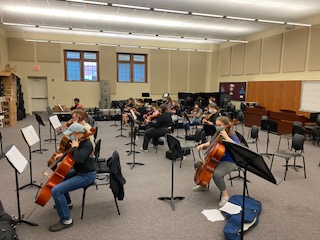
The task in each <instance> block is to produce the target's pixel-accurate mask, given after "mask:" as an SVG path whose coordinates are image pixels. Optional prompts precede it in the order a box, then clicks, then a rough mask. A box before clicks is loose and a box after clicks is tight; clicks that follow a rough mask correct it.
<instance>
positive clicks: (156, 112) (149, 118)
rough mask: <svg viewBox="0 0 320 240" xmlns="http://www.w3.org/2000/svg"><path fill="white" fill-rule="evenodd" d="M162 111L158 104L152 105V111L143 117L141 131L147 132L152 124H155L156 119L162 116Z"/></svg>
mask: <svg viewBox="0 0 320 240" xmlns="http://www.w3.org/2000/svg"><path fill="white" fill-rule="evenodd" d="M160 114H161V110H160V108H159V106H158V104H157V103H156V102H155V103H151V106H150V111H149V112H147V113H146V114H145V115H143V119H144V120H143V122H142V123H141V125H140V126H139V129H141V130H146V129H148V128H150V127H151V123H155V122H156V119H157V118H158V117H159V116H160Z"/></svg>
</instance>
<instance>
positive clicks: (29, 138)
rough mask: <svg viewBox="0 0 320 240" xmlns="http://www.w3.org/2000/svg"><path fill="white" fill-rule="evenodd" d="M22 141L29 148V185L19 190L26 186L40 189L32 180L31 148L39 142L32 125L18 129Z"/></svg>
mask: <svg viewBox="0 0 320 240" xmlns="http://www.w3.org/2000/svg"><path fill="white" fill-rule="evenodd" d="M20 131H21V134H22V136H23V139H24V140H25V142H26V143H27V145H28V148H29V168H30V183H28V184H26V185H23V186H22V187H20V189H23V188H25V187H28V186H35V187H38V188H41V187H40V186H39V185H37V184H35V181H33V180H32V154H31V153H32V151H31V147H32V146H33V145H34V144H36V143H37V142H39V141H40V139H39V137H38V135H37V133H36V131H35V130H34V128H33V126H32V125H29V126H27V127H24V128H21V129H20Z"/></svg>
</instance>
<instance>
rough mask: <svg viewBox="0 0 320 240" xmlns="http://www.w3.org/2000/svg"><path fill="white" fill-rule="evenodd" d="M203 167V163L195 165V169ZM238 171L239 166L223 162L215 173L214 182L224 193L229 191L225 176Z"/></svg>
mask: <svg viewBox="0 0 320 240" xmlns="http://www.w3.org/2000/svg"><path fill="white" fill-rule="evenodd" d="M200 166H201V162H200V161H199V162H196V163H195V164H194V167H195V169H198V168H199V167H200ZM236 169H237V165H236V164H235V163H233V162H227V161H221V162H219V163H218V165H217V166H216V168H215V169H214V172H213V181H214V183H215V184H216V186H217V187H218V188H219V190H220V191H221V192H222V191H224V190H226V189H227V187H226V183H225V181H224V176H225V175H227V174H229V173H230V172H232V171H234V170H236Z"/></svg>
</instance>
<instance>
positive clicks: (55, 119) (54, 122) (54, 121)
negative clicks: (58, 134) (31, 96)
mask: <svg viewBox="0 0 320 240" xmlns="http://www.w3.org/2000/svg"><path fill="white" fill-rule="evenodd" d="M49 121H50V123H51V125H52V127H53V129H57V128H59V127H61V126H62V125H61V122H60V120H59V118H58V116H57V115H52V116H50V117H49Z"/></svg>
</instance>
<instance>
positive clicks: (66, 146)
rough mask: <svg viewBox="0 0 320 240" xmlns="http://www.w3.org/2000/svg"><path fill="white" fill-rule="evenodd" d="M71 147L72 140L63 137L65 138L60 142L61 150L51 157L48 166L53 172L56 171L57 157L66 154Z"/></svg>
mask: <svg viewBox="0 0 320 240" xmlns="http://www.w3.org/2000/svg"><path fill="white" fill-rule="evenodd" d="M70 147H71V145H70V138H69V136H63V138H62V139H61V141H60V145H59V149H58V150H57V151H56V152H55V153H54V154H53V155H52V156H51V158H50V159H49V161H48V163H47V166H48V167H49V168H51V169H52V170H55V167H56V166H55V165H56V160H55V159H54V158H55V156H56V155H58V154H59V153H64V152H65V151H67V150H68V149H69V148H70Z"/></svg>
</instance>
